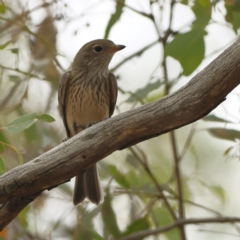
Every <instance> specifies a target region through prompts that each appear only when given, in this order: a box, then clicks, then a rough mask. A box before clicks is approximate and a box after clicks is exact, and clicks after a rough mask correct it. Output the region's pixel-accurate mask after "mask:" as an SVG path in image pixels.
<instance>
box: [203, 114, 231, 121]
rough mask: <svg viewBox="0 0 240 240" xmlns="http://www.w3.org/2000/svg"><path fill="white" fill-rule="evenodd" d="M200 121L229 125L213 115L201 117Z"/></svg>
mask: <svg viewBox="0 0 240 240" xmlns="http://www.w3.org/2000/svg"><path fill="white" fill-rule="evenodd" d="M202 120H204V121H209V122H224V123H231V122H229V121H227V120H225V119H223V118H220V117H217V116H215V115H208V116H206V117H203V118H202Z"/></svg>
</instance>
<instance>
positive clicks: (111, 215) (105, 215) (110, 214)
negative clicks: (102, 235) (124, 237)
mask: <svg viewBox="0 0 240 240" xmlns="http://www.w3.org/2000/svg"><path fill="white" fill-rule="evenodd" d="M102 219H103V222H104V225H105V227H106V229H107V230H108V231H109V232H110V233H111V234H112V235H113V236H114V237H115V238H118V237H120V235H121V233H120V230H119V228H118V225H117V220H116V214H115V212H114V211H113V208H112V205H111V198H110V195H109V192H108V191H107V194H106V196H105V198H104V202H103V204H102Z"/></svg>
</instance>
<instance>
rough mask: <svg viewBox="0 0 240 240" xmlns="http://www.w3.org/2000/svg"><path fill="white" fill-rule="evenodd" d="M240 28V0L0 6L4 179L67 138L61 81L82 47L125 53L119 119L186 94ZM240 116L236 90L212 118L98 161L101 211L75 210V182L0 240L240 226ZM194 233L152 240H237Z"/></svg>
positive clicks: (120, 58)
mask: <svg viewBox="0 0 240 240" xmlns="http://www.w3.org/2000/svg"><path fill="white" fill-rule="evenodd" d="M239 27H240V1H238V0H235V1H231V0H225V1H220V0H215V1H214V0H212V1H210V0H195V1H193V0H192V1H191V0H189V1H188V0H182V1H180V0H179V1H174V0H172V1H170V0H169V1H167V0H165V1H164V0H149V1H138V0H134V1H127V0H116V1H114V0H109V1H107V0H102V1H94V0H91V1H88V3H83V2H80V3H79V2H78V1H71V3H69V2H68V1H63V0H62V1H44V0H43V1H40V0H39V1H27V0H26V1H23V0H22V1H21V0H18V1H17V0H16V1H14V2H13V1H10V0H9V1H0V53H1V55H0V93H1V94H0V174H3V173H4V172H5V171H7V170H9V169H11V168H13V167H15V166H17V165H19V164H23V163H25V162H28V161H30V160H31V159H33V158H35V157H37V156H38V155H39V154H41V153H43V152H46V151H48V150H50V149H51V148H53V147H55V146H56V145H58V144H59V143H60V142H61V141H62V139H64V138H65V132H64V128H63V125H62V122H61V119H60V116H59V112H58V107H57V100H56V98H57V88H58V81H59V78H60V76H61V74H62V73H63V72H64V71H66V70H67V69H68V68H69V67H70V64H71V61H72V59H73V57H74V54H75V53H76V52H77V51H78V49H79V48H80V47H81V45H82V44H84V43H85V42H87V41H90V40H92V39H94V38H103V37H105V38H109V39H112V40H113V41H114V42H116V43H119V44H125V45H126V46H127V48H126V49H125V50H124V51H122V52H121V53H117V55H116V56H115V57H114V59H113V61H112V64H111V69H112V71H114V73H115V74H116V75H117V76H118V83H119V93H120V94H119V99H118V103H117V108H116V111H115V114H118V113H121V112H123V111H126V110H128V109H131V108H134V107H136V106H139V105H142V104H146V103H149V102H151V101H153V100H155V99H159V98H161V97H164V96H165V95H167V94H169V93H171V92H173V91H174V90H176V89H178V88H179V87H181V86H182V85H183V84H184V83H186V82H187V81H189V80H190V78H191V77H192V76H194V75H195V74H196V73H197V72H199V70H201V69H202V68H203V67H204V66H206V65H207V63H209V62H210V61H211V60H213V59H214V57H216V56H217V55H218V54H219V53H220V52H221V51H222V50H224V49H225V48H226V47H227V46H229V44H230V43H232V42H233V41H234V40H235V39H236V38H237V37H238V29H239ZM239 117H240V115H239V88H238V89H236V90H235V91H233V92H232V93H231V94H230V95H229V96H228V99H227V101H226V102H225V103H223V104H221V106H219V107H218V108H217V109H216V110H214V111H213V113H211V114H210V115H208V116H207V117H205V118H204V119H202V120H200V121H198V122H196V123H193V124H191V125H189V126H186V127H183V128H181V129H179V130H176V131H174V132H171V133H168V134H165V135H162V136H159V137H157V138H154V139H151V140H149V141H146V142H144V143H141V144H138V145H137V146H134V147H131V148H128V149H125V150H123V151H121V152H115V153H114V154H112V155H111V156H109V157H108V158H106V159H105V160H103V161H101V162H100V163H99V164H98V166H99V170H100V177H101V180H102V184H103V187H104V191H105V198H104V202H103V203H102V204H100V205H99V206H94V205H92V204H91V203H89V202H88V201H85V202H84V203H83V204H81V205H80V206H78V207H76V208H75V207H73V205H72V199H71V198H72V186H73V183H72V182H71V183H67V184H64V185H61V186H59V187H58V188H56V189H53V190H52V191H51V192H44V193H43V194H42V195H41V196H40V197H39V198H37V199H36V200H35V201H34V202H33V203H32V204H31V205H30V206H28V207H26V208H25V209H24V211H22V212H21V213H20V215H19V216H18V218H17V219H15V220H14V221H13V222H12V223H11V224H10V225H9V226H8V228H7V229H5V230H4V231H3V232H2V233H1V235H0V236H1V237H0V238H2V239H110V237H114V238H120V237H122V236H127V235H129V234H131V233H136V232H138V231H139V230H144V229H153V228H156V227H162V226H166V225H168V224H171V223H174V221H175V220H176V218H178V217H179V216H180V217H184V216H186V217H195V218H199V217H209V216H212V217H213V216H216V217H217V216H238V215H237V214H238V213H239V210H240V206H239V204H238V203H239V198H240V194H239V183H240V178H239V170H240V167H239V162H238V160H239V154H240V152H239V151H240V150H239V142H238V140H237V139H239V138H240V137H239V136H240V132H239ZM54 120H56V121H54ZM181 186H182V188H181ZM185 231H186V234H185ZM185 231H184V229H182V228H176V229H173V230H171V231H168V232H165V233H164V234H162V235H153V236H150V237H148V238H146V239H168V240H176V239H183V240H184V239H210V238H211V237H216V238H217V239H234V238H236V237H239V236H240V231H239V226H238V225H237V224H233V223H231V224H230V223H229V224H225V225H213V224H211V225H202V226H187V227H186V228H185ZM129 239H131V238H129Z"/></svg>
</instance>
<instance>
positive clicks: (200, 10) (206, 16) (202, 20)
mask: <svg viewBox="0 0 240 240" xmlns="http://www.w3.org/2000/svg"><path fill="white" fill-rule="evenodd" d="M192 10H193V12H194V14H195V16H196V20H195V21H194V22H193V28H202V29H204V28H205V27H206V26H207V24H208V23H209V21H210V19H211V14H212V6H211V2H210V0H195V3H194V5H193V7H192Z"/></svg>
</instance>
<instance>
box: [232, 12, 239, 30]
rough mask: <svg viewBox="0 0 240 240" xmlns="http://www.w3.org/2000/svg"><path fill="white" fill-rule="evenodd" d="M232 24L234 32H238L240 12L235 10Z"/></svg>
mask: <svg viewBox="0 0 240 240" xmlns="http://www.w3.org/2000/svg"><path fill="white" fill-rule="evenodd" d="M232 25H233V30H234V32H235V33H236V34H237V30H238V29H239V27H240V12H233V21H232Z"/></svg>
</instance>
